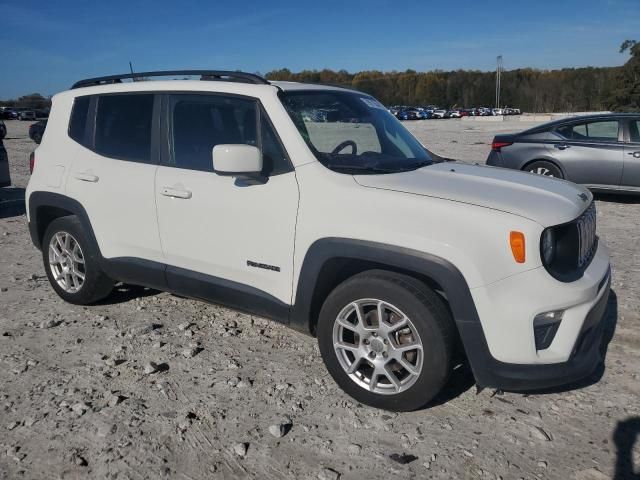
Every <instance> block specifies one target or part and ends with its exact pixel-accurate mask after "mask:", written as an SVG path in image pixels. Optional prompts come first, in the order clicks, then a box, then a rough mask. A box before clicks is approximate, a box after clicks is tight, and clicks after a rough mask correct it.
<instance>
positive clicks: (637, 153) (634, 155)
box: [628, 152, 640, 158]
mask: <svg viewBox="0 0 640 480" xmlns="http://www.w3.org/2000/svg"><path fill="white" fill-rule="evenodd" d="M628 155H631V156H633V158H640V152H629V153H628Z"/></svg>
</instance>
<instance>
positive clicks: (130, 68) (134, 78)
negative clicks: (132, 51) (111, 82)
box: [129, 61, 136, 82]
mask: <svg viewBox="0 0 640 480" xmlns="http://www.w3.org/2000/svg"><path fill="white" fill-rule="evenodd" d="M129 70H131V78H132V79H133V81H134V82H135V81H136V77H134V75H133V66H132V65H131V61H129Z"/></svg>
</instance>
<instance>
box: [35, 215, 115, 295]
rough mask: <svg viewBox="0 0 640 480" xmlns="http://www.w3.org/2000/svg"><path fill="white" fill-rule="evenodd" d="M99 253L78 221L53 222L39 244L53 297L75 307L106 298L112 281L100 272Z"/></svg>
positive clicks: (64, 218) (63, 218)
mask: <svg viewBox="0 0 640 480" xmlns="http://www.w3.org/2000/svg"><path fill="white" fill-rule="evenodd" d="M99 257H100V256H99V252H98V249H97V247H96V246H95V245H94V243H93V242H92V241H90V240H89V238H88V237H87V235H86V234H85V232H84V229H83V228H82V224H81V223H80V221H79V220H78V217H75V216H68V217H61V218H57V219H55V220H54V221H52V222H51V223H50V224H49V226H48V227H47V231H46V232H45V234H44V238H43V240H42V259H43V262H44V268H45V271H46V272H47V277H48V278H49V282H50V283H51V286H52V287H53V289H54V290H55V291H56V293H57V294H58V295H59V296H60V297H61V298H62V299H64V300H66V301H67V302H70V303H75V304H77V305H87V304H90V303H94V302H97V301H98V300H101V299H103V298H105V297H107V296H108V295H109V293H111V290H112V289H113V280H111V279H110V278H109V277H107V276H106V275H105V274H104V273H103V272H102V270H101V269H100V264H99Z"/></svg>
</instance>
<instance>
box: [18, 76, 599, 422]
mask: <svg viewBox="0 0 640 480" xmlns="http://www.w3.org/2000/svg"><path fill="white" fill-rule="evenodd" d="M139 75H140V76H143V77H146V78H149V77H154V76H167V75H180V76H184V75H198V76H199V78H200V80H199V81H194V80H178V81H176V80H162V81H144V82H143V81H140V82H122V79H125V78H131V77H132V75H119V76H112V77H103V78H97V79H90V80H84V81H81V82H78V83H77V84H75V85H74V87H73V88H72V89H71V90H69V91H66V92H63V93H60V94H58V95H56V96H55V97H54V98H53V108H52V110H51V116H50V117H49V123H48V125H47V130H46V132H45V134H44V137H43V139H42V143H41V145H40V146H39V147H38V149H37V150H36V152H35V154H34V158H32V163H33V166H34V169H33V174H32V177H31V181H30V182H29V187H28V189H27V201H28V218H29V228H30V232H31V236H32V239H33V242H34V244H35V245H36V246H37V247H39V248H40V249H41V250H42V255H43V260H44V266H45V269H46V272H47V275H48V277H49V280H50V282H51V285H52V286H53V288H54V289H55V291H56V292H57V293H58V295H60V296H61V297H62V298H63V299H64V300H66V301H68V302H72V303H77V304H90V303H92V302H95V301H97V300H100V299H102V298H104V297H106V296H107V295H108V294H109V292H110V291H111V289H112V287H113V285H114V283H115V282H126V283H130V284H139V285H145V286H148V287H152V288H156V289H159V290H164V291H169V292H175V293H177V294H180V295H185V296H189V297H193V298H198V299H203V300H207V301H211V302H215V303H219V304H222V305H227V306H230V307H232V308H236V309H239V310H243V311H246V312H250V313H252V314H256V315H260V316H264V317H268V318H272V319H274V320H276V321H279V322H282V323H284V324H286V325H289V326H290V327H292V328H295V329H297V330H299V331H302V332H306V333H308V334H311V335H314V336H317V338H318V342H319V346H320V351H321V353H322V357H323V359H324V361H325V363H326V366H327V368H328V369H329V371H330V373H331V375H332V376H333V378H334V379H335V381H336V382H337V383H338V384H339V385H340V386H341V387H342V388H343V389H344V390H345V391H346V392H347V393H349V394H350V395H351V396H353V397H354V398H356V399H357V400H359V401H361V402H363V403H366V404H369V405H373V406H376V407H381V408H386V409H391V410H410V409H415V408H418V407H420V406H423V405H425V404H426V403H427V402H428V401H429V400H431V399H432V398H433V397H434V396H435V395H436V394H437V393H438V392H439V391H440V390H441V389H442V387H443V386H444V385H445V383H446V382H447V378H448V377H449V374H450V372H451V370H452V367H453V366H452V363H453V354H454V351H455V348H456V346H457V345H459V346H460V348H461V349H462V350H463V351H464V353H465V354H466V358H467V359H468V361H469V364H470V366H471V369H472V371H473V374H474V376H475V380H476V382H477V384H478V385H479V386H484V387H495V388H501V389H510V390H525V389H526V390H529V389H535V388H540V387H548V386H553V385H558V384H562V383H567V382H570V381H573V380H576V379H579V378H581V377H584V376H586V375H589V374H590V373H591V372H592V371H593V370H594V369H595V368H596V367H597V366H598V364H599V362H600V361H601V355H600V348H599V347H600V339H601V337H602V328H603V327H602V323H603V322H601V318H602V317H603V313H604V310H605V307H606V304H607V298H608V295H609V286H610V273H609V272H610V269H609V253H608V250H607V248H606V247H605V245H604V244H603V243H602V242H599V241H598V238H597V236H596V232H595V223H596V221H595V217H596V215H595V208H594V204H593V201H592V200H593V199H592V195H591V193H589V191H588V190H586V189H584V188H582V187H579V186H576V185H574V184H572V183H569V182H566V181H563V180H558V179H549V178H544V177H541V176H539V175H531V174H528V173H521V172H514V171H512V170H503V169H498V168H491V167H484V166H472V165H465V164H461V163H455V162H448V161H443V159H442V158H440V157H437V156H436V155H433V154H432V153H430V152H429V151H428V150H426V149H425V148H424V147H423V146H422V145H421V144H420V143H419V142H418V141H417V140H416V139H415V138H414V137H413V136H411V134H409V133H408V132H407V130H405V129H404V127H403V126H402V125H401V123H400V122H398V121H397V120H396V119H395V118H394V117H393V116H392V115H391V114H389V113H388V112H387V110H386V109H385V108H384V107H383V106H382V105H381V104H380V103H379V102H378V101H376V100H375V99H374V98H372V97H371V96H369V95H367V94H364V93H361V92H357V91H352V90H346V89H341V88H335V87H328V86H317V85H305V84H298V83H288V82H269V81H266V80H264V79H263V78H260V77H257V76H255V75H251V74H245V73H239V72H220V71H187V72H151V73H142V74H139Z"/></svg>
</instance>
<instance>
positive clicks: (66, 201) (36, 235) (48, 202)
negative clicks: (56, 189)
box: [29, 192, 98, 249]
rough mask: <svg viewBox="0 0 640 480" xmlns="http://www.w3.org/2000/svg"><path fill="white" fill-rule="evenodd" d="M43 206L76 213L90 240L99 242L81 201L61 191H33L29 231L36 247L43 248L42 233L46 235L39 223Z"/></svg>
mask: <svg viewBox="0 0 640 480" xmlns="http://www.w3.org/2000/svg"><path fill="white" fill-rule="evenodd" d="M41 207H55V208H59V209H61V210H66V211H67V212H70V213H72V214H73V215H76V216H77V217H78V218H79V219H80V222H81V223H82V226H83V227H84V228H85V230H86V232H87V235H88V236H89V238H90V240H91V241H93V242H94V243H95V244H96V245H97V244H98V243H97V241H96V237H95V235H94V233H93V227H92V226H91V221H90V220H89V216H88V215H87V211H86V210H85V209H84V207H83V206H82V205H81V204H80V202H78V201H77V200H74V199H73V198H70V197H67V196H66V195H61V194H59V193H53V192H33V193H32V194H31V195H30V196H29V233H30V235H31V241H32V242H33V244H34V245H35V246H36V248H38V249H41V247H42V246H41V244H40V241H41V238H42V235H44V228H43V225H41V224H39V221H40V219H39V218H38V217H39V212H38V211H39V209H40V208H41Z"/></svg>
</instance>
